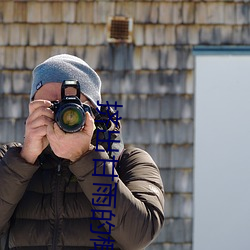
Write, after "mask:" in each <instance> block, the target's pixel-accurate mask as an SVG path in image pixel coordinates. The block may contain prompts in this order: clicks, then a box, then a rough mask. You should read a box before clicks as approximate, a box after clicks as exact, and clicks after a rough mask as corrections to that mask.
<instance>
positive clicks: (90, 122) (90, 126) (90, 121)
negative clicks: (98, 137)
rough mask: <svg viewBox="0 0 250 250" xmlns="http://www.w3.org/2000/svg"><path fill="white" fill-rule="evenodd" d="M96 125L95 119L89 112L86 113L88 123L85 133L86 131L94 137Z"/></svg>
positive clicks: (86, 123) (86, 122)
mask: <svg viewBox="0 0 250 250" xmlns="http://www.w3.org/2000/svg"><path fill="white" fill-rule="evenodd" d="M94 123H95V122H94V119H93V117H92V116H91V115H90V113H89V112H86V121H85V126H84V129H83V131H85V132H86V133H87V134H88V135H92V134H93V131H94Z"/></svg>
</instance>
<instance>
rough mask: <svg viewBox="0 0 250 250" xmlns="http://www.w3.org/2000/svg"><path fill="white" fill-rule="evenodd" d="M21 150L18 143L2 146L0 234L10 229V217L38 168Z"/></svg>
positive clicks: (0, 159) (0, 153) (0, 148)
mask: <svg viewBox="0 0 250 250" xmlns="http://www.w3.org/2000/svg"><path fill="white" fill-rule="evenodd" d="M20 151H21V144H17V143H13V144H11V145H4V146H1V147H0V236H1V235H2V234H4V233H5V232H6V231H7V230H8V227H9V221H10V218H11V216H12V215H13V213H14V210H15V208H16V206H17V204H18V202H19V201H20V199H21V198H22V196H23V194H24V192H25V190H26V187H27V185H28V182H29V180H30V178H31V177H32V175H33V174H34V172H35V171H36V170H37V168H38V167H37V166H34V165H31V164H28V163H26V162H25V160H24V159H23V158H22V157H21V156H20Z"/></svg>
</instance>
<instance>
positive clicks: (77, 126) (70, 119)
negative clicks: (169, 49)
mask: <svg viewBox="0 0 250 250" xmlns="http://www.w3.org/2000/svg"><path fill="white" fill-rule="evenodd" d="M67 88H74V89H75V90H76V95H66V89H67ZM80 94H81V92H80V84H79V82H78V81H76V80H65V81H63V83H62V87H61V101H52V106H51V107H50V109H51V110H53V111H54V113H55V118H54V119H55V122H56V123H57V124H58V126H59V127H60V128H61V129H62V130H63V131H64V132H67V133H75V132H78V131H80V130H81V129H82V128H83V127H84V125H85V120H86V112H89V113H90V114H91V108H90V106H89V105H87V104H84V103H82V102H81V100H80Z"/></svg>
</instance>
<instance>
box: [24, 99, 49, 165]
mask: <svg viewBox="0 0 250 250" xmlns="http://www.w3.org/2000/svg"><path fill="white" fill-rule="evenodd" d="M50 106H51V102H50V101H47V100H35V101H32V102H31V103H30V104H29V116H28V118H27V120H26V126H25V137H24V144H23V148H22V150H21V156H22V157H23V158H24V159H25V160H26V161H27V162H29V163H31V164H34V162H35V161H36V159H37V157H38V156H39V155H40V154H41V152H42V151H43V150H44V149H45V148H46V147H47V146H48V144H49V142H48V139H47V137H46V134H47V126H48V125H50V126H52V124H53V121H54V113H53V111H52V110H51V109H50V108H49V107H50Z"/></svg>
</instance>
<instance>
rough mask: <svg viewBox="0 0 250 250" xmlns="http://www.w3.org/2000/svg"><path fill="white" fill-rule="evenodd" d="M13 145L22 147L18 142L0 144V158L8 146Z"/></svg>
mask: <svg viewBox="0 0 250 250" xmlns="http://www.w3.org/2000/svg"><path fill="white" fill-rule="evenodd" d="M13 147H22V144H21V143H19V142H10V143H8V144H2V145H0V159H1V158H3V157H4V155H5V154H6V152H7V151H8V150H9V148H13Z"/></svg>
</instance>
